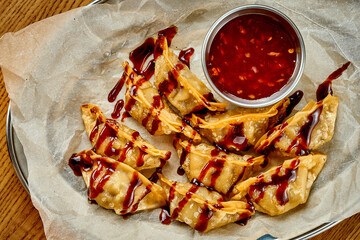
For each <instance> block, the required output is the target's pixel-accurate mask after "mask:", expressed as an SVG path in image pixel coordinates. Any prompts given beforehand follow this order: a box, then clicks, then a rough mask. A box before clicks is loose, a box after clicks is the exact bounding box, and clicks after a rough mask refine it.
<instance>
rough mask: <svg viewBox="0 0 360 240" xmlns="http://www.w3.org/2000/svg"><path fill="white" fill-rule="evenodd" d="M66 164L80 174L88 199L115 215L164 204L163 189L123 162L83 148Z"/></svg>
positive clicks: (164, 195)
mask: <svg viewBox="0 0 360 240" xmlns="http://www.w3.org/2000/svg"><path fill="white" fill-rule="evenodd" d="M69 165H70V166H71V168H72V169H73V170H74V173H75V174H76V175H78V176H81V175H82V176H83V178H84V181H85V184H86V186H87V188H88V197H89V199H90V200H94V201H96V202H97V204H99V205H100V206H102V207H104V208H106V209H113V210H114V211H115V213H116V214H119V215H124V214H127V213H134V212H137V211H141V210H146V209H154V208H159V207H162V206H164V205H166V194H165V191H164V189H163V188H162V187H160V186H159V185H157V184H155V183H152V182H150V181H149V180H148V179H147V178H146V177H144V176H143V175H142V174H141V173H139V172H138V171H136V170H135V169H133V168H131V167H129V166H128V165H126V164H124V163H121V162H117V161H115V160H113V159H111V158H106V157H101V156H100V155H97V154H96V153H94V152H93V151H92V150H85V151H82V152H80V153H78V154H74V155H73V156H72V157H71V158H70V160H69Z"/></svg>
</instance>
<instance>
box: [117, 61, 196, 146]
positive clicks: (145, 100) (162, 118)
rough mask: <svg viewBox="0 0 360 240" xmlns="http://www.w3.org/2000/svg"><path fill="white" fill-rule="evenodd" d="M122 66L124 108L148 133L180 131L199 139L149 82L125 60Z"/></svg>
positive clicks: (191, 137) (160, 133)
mask: <svg viewBox="0 0 360 240" xmlns="http://www.w3.org/2000/svg"><path fill="white" fill-rule="evenodd" d="M123 67H124V69H125V74H126V80H125V82H126V93H125V101H126V104H125V110H126V111H127V112H128V113H129V114H130V115H131V116H132V117H133V118H134V119H136V120H137V121H138V122H139V123H141V124H142V125H143V126H144V127H145V128H146V129H147V130H148V131H149V133H150V134H152V135H155V136H157V135H163V134H173V133H182V134H184V135H185V136H186V137H188V138H190V139H193V140H194V141H195V142H199V141H200V140H201V137H200V135H199V134H198V133H197V132H196V131H195V130H194V129H193V128H192V127H191V126H190V125H188V124H186V123H185V122H184V121H182V119H181V118H180V117H179V116H178V115H176V114H175V113H174V112H173V111H172V110H171V108H170V107H169V105H168V104H167V103H166V102H165V101H163V99H162V97H161V96H160V94H159V92H158V91H157V90H156V88H154V87H153V85H152V84H151V82H149V81H148V80H146V79H145V78H144V77H142V76H140V75H137V74H136V73H135V72H134V70H133V69H132V68H131V67H130V66H129V64H128V63H127V62H125V63H123Z"/></svg>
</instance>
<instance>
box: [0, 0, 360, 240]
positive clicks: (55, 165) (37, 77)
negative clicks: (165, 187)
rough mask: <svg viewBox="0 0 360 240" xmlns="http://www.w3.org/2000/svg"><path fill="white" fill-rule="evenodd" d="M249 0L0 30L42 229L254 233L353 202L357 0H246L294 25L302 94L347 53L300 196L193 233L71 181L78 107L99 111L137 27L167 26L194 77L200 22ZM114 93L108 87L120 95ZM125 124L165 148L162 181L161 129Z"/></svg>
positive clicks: (79, 136) (106, 108)
mask: <svg viewBox="0 0 360 240" xmlns="http://www.w3.org/2000/svg"><path fill="white" fill-rule="evenodd" d="M249 3H254V2H253V1H224V2H220V1H165V0H157V1H156V0H153V1H151V0H149V1H140V0H139V1H137V0H134V1H124V2H121V3H112V4H98V5H95V6H91V7H84V8H79V9H75V10H72V11H69V12H67V13H64V14H60V15H57V16H55V17H51V18H48V19H45V20H43V21H41V22H38V23H35V24H32V25H31V26H29V27H27V28H25V29H23V30H21V31H19V32H16V33H8V34H5V35H4V36H3V37H2V38H1V40H0V52H1V54H0V65H1V68H2V71H3V75H4V80H5V84H6V89H7V91H8V93H9V97H10V100H11V110H12V118H13V119H12V120H13V126H14V128H15V130H16V133H17V135H18V137H19V139H20V141H21V143H22V144H23V147H24V153H25V156H26V159H27V161H28V168H29V178H28V181H29V188H30V192H31V197H32V201H33V203H34V205H35V206H36V208H37V209H38V210H39V212H40V215H41V218H42V220H43V222H44V227H45V233H46V236H47V238H48V239H112V238H114V239H219V237H221V238H223V239H225V238H226V239H240V238H241V239H256V238H258V237H260V236H262V235H264V234H271V235H272V236H275V237H278V238H290V237H294V236H297V235H298V234H301V233H304V232H306V231H308V230H311V229H312V228H314V227H316V226H319V225H320V224H322V223H325V222H328V221H336V220H341V219H344V218H346V217H349V216H351V215H353V214H355V213H357V212H359V211H360V201H359V200H360V167H359V162H360V158H359V139H360V125H359V124H360V107H359V106H360V105H359V100H360V99H359V89H360V84H359V79H360V74H359V66H360V55H359V53H360V41H359V36H360V33H359V29H360V27H359V23H360V14H359V13H360V10H359V9H360V4H359V2H357V1H353V2H351V1H349V2H346V3H345V2H331V1H312V0H309V1H299V2H297V1H277V2H273V1H256V2H255V3H259V4H265V5H269V6H272V7H275V8H277V9H279V10H280V11H282V12H284V13H285V14H286V15H288V16H289V17H290V18H291V19H292V20H293V21H294V22H295V24H296V25H297V26H298V28H299V29H300V31H301V33H302V36H303V38H304V41H305V45H306V55H307V58H306V65H305V70H304V74H303V76H302V78H301V81H300V83H299V84H298V85H297V87H296V90H299V89H300V90H302V91H304V93H305V95H304V99H303V100H302V101H301V103H300V104H299V106H297V107H296V109H297V110H299V109H301V108H302V107H303V106H304V105H305V104H306V102H308V101H310V100H314V99H315V89H316V87H317V86H318V85H319V84H320V83H321V82H322V81H323V80H325V79H326V77H327V76H328V75H329V74H330V73H331V72H332V71H334V70H335V69H337V68H338V67H340V66H341V65H342V64H343V63H345V62H346V61H348V60H349V61H351V62H352V65H350V67H349V69H348V70H347V71H346V72H345V73H344V74H343V75H342V77H340V78H339V79H338V80H336V81H334V83H333V89H334V92H335V95H336V96H339V98H340V105H339V110H338V117H337V122H336V130H335V135H334V138H333V139H332V141H331V142H329V143H327V144H325V145H324V146H323V147H322V148H321V149H319V151H321V152H323V153H326V154H327V155H328V159H327V163H326V165H325V167H324V169H323V171H322V172H321V173H320V175H319V177H318V179H317V180H316V182H315V184H314V185H313V188H312V191H311V193H310V197H309V200H308V202H307V203H306V204H304V205H301V206H299V207H297V208H296V209H294V210H292V211H290V212H288V213H286V214H283V215H281V216H277V217H269V216H267V215H264V214H261V213H256V214H255V216H253V217H252V219H250V221H249V222H248V224H247V225H246V226H244V227H242V226H239V225H237V224H229V225H227V226H224V227H222V228H219V229H216V230H213V231H210V232H208V233H199V232H196V231H194V230H192V229H191V228H190V227H188V226H186V225H185V224H183V223H179V222H176V221H173V223H172V224H171V225H169V226H168V225H163V224H161V223H160V221H159V217H158V216H159V212H160V210H159V209H156V210H152V211H145V212H141V213H137V214H134V215H132V216H131V217H129V218H128V219H127V220H125V219H123V218H122V217H121V216H118V215H116V214H114V213H113V212H112V211H111V210H105V209H103V208H101V207H99V206H98V205H94V204H89V203H88V201H87V195H86V189H85V185H84V183H83V180H82V179H81V178H80V177H75V176H74V174H73V173H72V171H71V169H70V168H69V167H68V165H67V163H68V159H69V157H70V156H71V154H72V153H75V152H79V151H81V150H84V149H87V148H90V142H89V140H88V137H87V136H86V133H85V131H84V126H83V123H82V120H81V112H80V106H81V105H82V104H86V103H91V104H96V105H98V106H99V107H100V109H101V110H102V111H103V112H104V113H105V115H107V116H110V114H111V112H112V110H113V107H114V103H109V102H108V101H107V94H108V93H109V91H110V90H111V89H112V87H113V86H114V85H115V83H116V82H117V81H118V79H119V78H120V76H121V74H122V72H123V69H122V67H121V63H122V62H123V61H125V60H127V59H128V54H129V52H130V51H131V50H132V49H134V48H135V47H136V46H138V45H139V44H141V43H142V42H143V41H144V40H145V39H146V38H147V37H150V36H153V35H154V34H156V33H157V32H158V31H159V30H161V29H164V28H166V27H168V26H170V25H172V24H174V25H176V26H177V27H178V29H179V32H178V34H177V35H176V37H175V38H174V40H173V43H172V47H173V48H175V49H178V50H180V49H184V48H188V47H193V48H195V54H194V56H193V57H192V59H191V69H192V71H194V72H195V74H197V76H199V78H200V79H202V80H204V82H205V77H204V74H203V72H202V69H201V64H200V53H201V45H202V41H203V39H204V37H205V34H206V32H207V30H208V29H209V27H210V26H211V24H212V23H213V22H214V21H215V20H216V19H217V18H218V17H220V16H221V15H222V14H224V13H225V12H226V11H228V10H230V9H232V8H235V7H238V6H241V5H245V4H249ZM123 94H124V91H122V92H121V93H120V96H123ZM125 124H126V125H127V126H129V127H131V128H134V129H136V130H138V131H139V132H140V134H141V135H142V136H143V137H144V138H145V139H147V140H148V141H149V142H150V143H152V144H154V145H155V146H157V147H158V148H159V149H166V150H171V151H172V157H171V159H170V160H169V163H168V164H167V166H166V167H165V169H164V172H165V175H166V176H167V177H169V178H171V179H173V180H182V181H185V178H184V177H180V176H178V175H177V174H176V169H177V167H178V164H179V160H178V157H177V154H176V153H175V151H174V149H173V147H172V145H171V144H170V143H171V142H172V140H171V136H165V137H164V136H161V137H154V136H151V135H150V134H148V132H147V131H146V130H145V129H144V128H143V127H142V126H141V125H140V124H138V123H137V122H135V121H134V120H133V119H131V118H129V119H126V120H125Z"/></svg>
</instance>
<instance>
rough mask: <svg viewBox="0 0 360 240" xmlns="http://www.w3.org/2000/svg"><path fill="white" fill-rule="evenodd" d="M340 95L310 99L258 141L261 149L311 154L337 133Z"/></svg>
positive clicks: (269, 151) (261, 150) (274, 151)
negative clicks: (298, 110) (317, 100)
mask: <svg viewBox="0 0 360 240" xmlns="http://www.w3.org/2000/svg"><path fill="white" fill-rule="evenodd" d="M338 104H339V99H338V98H337V97H334V96H331V95H330V94H329V95H327V97H326V98H325V99H323V100H321V101H319V102H314V101H310V102H309V103H308V104H307V105H306V106H305V107H304V108H303V109H302V110H301V111H300V112H297V113H296V114H295V115H294V116H293V117H291V118H289V119H288V120H287V121H285V122H284V123H283V124H281V125H278V126H276V127H275V128H273V129H271V130H270V131H269V132H267V133H266V134H265V135H264V136H262V137H261V138H260V139H259V141H258V142H257V143H256V145H255V149H256V151H258V152H260V153H266V154H269V153H274V154H275V155H282V156H290V157H294V156H297V155H306V154H309V153H310V151H311V150H312V149H317V148H318V147H320V146H321V145H323V144H324V143H326V142H328V141H330V140H331V138H332V136H333V135H334V128H335V120H336V113H337V108H338Z"/></svg>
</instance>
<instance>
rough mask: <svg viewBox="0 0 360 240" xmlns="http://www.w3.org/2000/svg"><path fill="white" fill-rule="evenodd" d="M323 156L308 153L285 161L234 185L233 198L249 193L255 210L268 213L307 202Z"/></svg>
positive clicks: (323, 161) (237, 198) (275, 213)
mask: <svg viewBox="0 0 360 240" xmlns="http://www.w3.org/2000/svg"><path fill="white" fill-rule="evenodd" d="M325 161H326V155H323V154H311V155H307V156H302V157H297V158H294V159H290V160H286V161H284V163H283V164H282V165H280V166H277V167H273V168H271V169H270V170H268V171H267V172H265V173H263V174H261V175H259V176H257V177H253V178H249V179H248V180H245V181H243V182H241V183H239V184H237V185H235V187H234V190H233V193H234V194H235V196H234V197H232V198H231V199H232V200H240V199H243V198H244V197H246V196H248V197H249V198H250V200H251V201H252V202H253V204H254V206H255V209H256V210H258V211H260V212H264V213H266V214H269V215H271V216H274V215H279V214H282V213H285V212H287V211H289V210H291V209H293V208H295V207H296V206H298V205H299V204H303V203H305V202H306V200H307V198H308V196H309V193H310V189H311V186H312V184H313V182H314V181H315V179H316V177H317V176H318V174H319V173H320V171H321V169H322V168H323V166H324V163H325Z"/></svg>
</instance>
